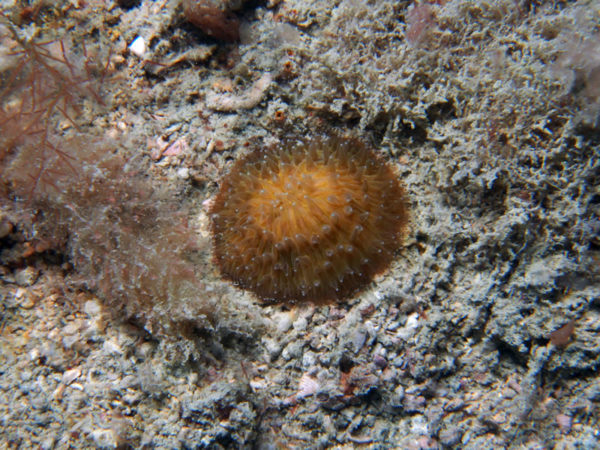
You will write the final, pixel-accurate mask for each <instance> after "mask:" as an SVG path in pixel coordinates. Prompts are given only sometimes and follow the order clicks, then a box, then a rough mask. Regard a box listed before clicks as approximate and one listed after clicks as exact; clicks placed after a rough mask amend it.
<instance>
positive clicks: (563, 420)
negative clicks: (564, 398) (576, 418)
mask: <svg viewBox="0 0 600 450" xmlns="http://www.w3.org/2000/svg"><path fill="white" fill-rule="evenodd" d="M556 423H557V424H558V427H559V428H560V431H561V432H562V433H563V434H569V433H570V432H571V426H572V425H573V419H571V417H569V416H567V415H566V414H557V415H556Z"/></svg>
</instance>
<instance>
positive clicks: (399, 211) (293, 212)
mask: <svg viewBox="0 0 600 450" xmlns="http://www.w3.org/2000/svg"><path fill="white" fill-rule="evenodd" d="M211 214H212V231H213V236H214V248H215V259H216V263H217V265H218V266H219V268H220V269H221V272H222V274H223V275H224V277H225V278H228V279H230V280H232V281H233V282H234V283H236V284H237V285H239V286H240V287H242V288H245V289H249V290H251V291H253V292H255V293H256V294H257V295H258V296H259V297H261V298H262V299H264V300H272V301H283V300H286V301H294V300H303V299H307V300H312V301H324V300H334V299H342V298H344V297H347V296H349V295H351V294H353V293H355V292H356V291H357V290H358V289H360V288H361V287H363V286H364V285H365V284H367V283H368V282H369V281H370V280H371V279H372V278H373V276H374V275H375V274H377V273H379V272H381V271H382V270H384V269H385V268H386V267H387V266H388V265H389V263H390V262H391V260H392V258H393V255H394V251H395V250H396V249H397V248H398V247H399V245H400V241H401V237H402V233H403V232H404V229H405V227H406V224H407V221H408V210H407V202H406V199H405V194H404V190H403V189H402V187H401V186H400V183H399V181H398V178H397V177H396V176H395V175H394V173H393V171H392V170H391V168H390V167H389V165H387V164H386V163H385V162H384V161H383V160H382V159H381V158H379V157H377V156H376V155H375V154H374V153H373V151H371V150H370V149H369V148H368V147H367V146H366V145H365V144H364V143H363V142H362V141H360V140H358V139H347V138H339V137H334V138H327V139H322V138H318V139H314V140H312V141H304V140H302V141H299V142H293V143H292V142H289V141H286V142H283V143H282V144H281V145H278V146H275V147H273V148H268V149H258V150H256V151H254V152H252V153H250V154H249V155H248V156H246V157H245V158H243V159H242V160H240V161H239V162H238V163H237V164H236V165H235V166H234V167H233V169H232V170H231V172H230V173H229V174H228V176H226V177H225V179H224V180H223V182H222V184H221V189H220V191H219V193H218V195H217V197H216V200H215V202H214V204H213V207H212V210H211Z"/></svg>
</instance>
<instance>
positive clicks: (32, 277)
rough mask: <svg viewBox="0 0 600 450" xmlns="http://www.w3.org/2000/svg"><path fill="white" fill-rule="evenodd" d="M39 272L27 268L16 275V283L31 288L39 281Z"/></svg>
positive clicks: (32, 268)
mask: <svg viewBox="0 0 600 450" xmlns="http://www.w3.org/2000/svg"><path fill="white" fill-rule="evenodd" d="M38 276H39V271H38V270H37V269H35V268H34V267H31V266H29V267H26V268H24V269H22V270H19V271H18V272H17V273H16V274H15V282H16V283H17V284H18V285H19V286H31V285H32V284H33V283H35V281H36V280H37V278H38Z"/></svg>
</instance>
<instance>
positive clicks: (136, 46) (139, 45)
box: [129, 36, 146, 58]
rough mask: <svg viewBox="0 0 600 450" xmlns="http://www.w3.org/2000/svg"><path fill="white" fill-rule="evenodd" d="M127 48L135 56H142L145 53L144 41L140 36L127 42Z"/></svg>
mask: <svg viewBox="0 0 600 450" xmlns="http://www.w3.org/2000/svg"><path fill="white" fill-rule="evenodd" d="M129 50H130V51H131V53H133V54H134V55H135V56H138V57H140V58H141V57H143V56H144V53H146V41H144V38H143V37H141V36H138V37H136V38H135V39H134V40H133V42H132V43H131V44H129Z"/></svg>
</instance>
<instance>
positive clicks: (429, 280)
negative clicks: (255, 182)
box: [0, 0, 600, 449]
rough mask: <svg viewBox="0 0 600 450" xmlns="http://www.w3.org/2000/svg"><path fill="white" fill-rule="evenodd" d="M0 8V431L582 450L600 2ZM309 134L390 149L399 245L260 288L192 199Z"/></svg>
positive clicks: (594, 262)
mask: <svg viewBox="0 0 600 450" xmlns="http://www.w3.org/2000/svg"><path fill="white" fill-rule="evenodd" d="M0 8H1V9H2V15H1V16H0V18H1V19H2V20H1V21H0V39H1V41H0V81H1V86H0V88H1V91H0V93H1V94H0V95H1V97H0V102H1V104H0V107H1V112H2V115H1V116H0V131H1V134H2V135H0V144H1V145H2V146H3V147H2V149H0V170H1V171H2V187H1V189H0V207H1V209H0V252H1V253H0V264H1V266H0V298H1V306H2V309H1V311H0V448H117V447H118V448H259V449H275V448H302V449H306V448H323V449H324V448H340V449H341V448H376V449H380V448H381V449H382V448H401V449H438V448H439V449H442V448H447V449H450V448H461V449H492V448H515V449H517V448H518V449H551V448H556V449H575V448H577V449H592V448H598V447H599V445H600V444H599V442H600V425H599V420H600V382H599V376H598V369H599V367H600V338H599V334H598V333H599V331H600V264H599V263H600V236H599V232H600V217H599V216H600V182H599V180H600V162H599V157H600V151H599V146H600V3H599V2H598V1H549V2H540V1H533V0H497V1H479V2H474V1H467V0H450V1H443V0H438V1H424V0H423V1H420V2H416V1H415V2H413V1H391V0H389V1H388V0H373V1H366V0H365V1H359V0H331V1H323V0H281V1H278V0H260V1H243V0H239V1H233V0H229V1H225V2H217V1H216V0H215V1H214V2H210V1H187V0H186V1H183V4H181V2H179V1H175V0H156V1H150V0H131V1H113V0H106V1H100V0H95V1H94V0H86V1H75V0H61V1H54V2H48V1H32V2H26V1H16V0H15V1H12V0H3V1H1V2H0ZM198 8H200V10H198ZM202 8H204V9H202ZM198 11H200V12H198ZM194 14H195V15H194ZM134 42H135V44H134V45H133V43H134ZM45 43H47V44H45ZM33 44H35V45H36V46H33ZM59 44H60V45H59ZM44 48H47V49H50V53H44V52H43V50H42V49H44ZM35 52H37V53H35ZM35 55H37V57H38V58H37V59H36V58H34V57H33V56H35ZM27 58H29V59H27ZM94 59H95V60H96V61H95V63H98V61H106V64H96V65H95V66H94V67H91V65H90V67H88V63H89V62H90V61H92V60H94ZM44 64H46V65H44ZM15 70H16V71H17V72H18V73H17V72H15ZM19 71H20V72H19ZM15 73H17V75H15ZM32 80H33V81H32ZM65 87H66V88H65ZM32 89H33V90H32ZM40 89H41V92H46V93H47V95H45V96H44V95H40V94H39V92H40ZM44 89H46V91H44ZM34 91H35V92H34ZM33 99H35V101H34V100H33ZM55 99H58V100H59V101H56V102H55V101H53V100H55ZM28 101H29V102H30V104H32V105H33V107H31V108H30V109H27V108H28V106H27V105H28V103H27V102H28ZM63 103H64V105H63ZM60 105H63V106H62V107H61V106H60ZM14 111H18V112H19V113H18V114H16V113H15V112H14ZM69 111H70V112H69ZM15 118H17V119H18V120H15ZM32 119H34V120H32ZM38 119H39V120H38ZM28 120H29V122H27V121H28ZM25 122H27V123H28V124H29V125H28V126H27V127H24V126H23V123H25ZM32 130H36V131H35V132H33V131H32ZM40 130H41V131H40ZM42 134H43V136H44V138H43V139H40V135H42ZM324 134H325V135H327V134H336V135H349V136H354V137H358V138H360V139H362V140H364V141H366V142H368V143H369V144H370V145H372V146H373V148H375V149H376V151H377V152H378V153H379V154H380V155H381V156H382V157H383V158H385V159H386V160H388V161H389V163H390V164H391V165H392V166H393V168H394V170H395V171H396V173H397V174H398V176H399V177H400V179H401V180H402V183H403V184H404V186H405V189H406V192H407V195H408V199H409V203H410V216H411V221H410V227H409V231H408V234H407V236H406V240H405V243H404V244H403V247H402V249H401V250H400V251H399V252H398V254H397V258H396V259H395V261H394V263H393V264H392V267H391V269H390V270H388V271H387V272H385V273H384V274H382V275H380V276H378V277H377V278H376V279H375V280H374V282H373V283H372V284H370V285H369V286H368V287H367V289H365V290H364V291H362V292H361V293H360V294H359V295H357V296H356V297H354V298H352V299H350V300H346V301H343V302H338V303H334V304H330V305H313V304H311V303H303V304H296V305H285V304H284V305H264V304H263V303H262V302H261V301H259V300H258V299H257V298H255V297H254V296H253V295H252V294H250V293H248V292H244V291H241V290H239V289H237V288H236V287H234V286H232V285H231V284H229V283H228V282H226V281H222V280H221V279H220V277H219V274H218V271H217V269H216V268H215V267H214V265H213V264H212V260H211V251H212V250H211V245H210V218H209V216H208V211H209V208H210V205H211V199H212V198H214V195H215V193H216V192H217V190H218V186H219V180H220V178H221V177H222V176H223V175H224V174H225V173H227V170H228V169H229V168H230V167H231V166H232V164H233V163H234V161H236V160H238V159H239V158H240V157H241V156H242V155H244V154H246V153H247V152H248V151H249V150H251V149H252V148H256V147H257V146H268V145H274V144H276V143H278V142H279V141H281V140H282V139H284V138H285V139H294V138H295V137H298V136H317V135H324ZM57 148H58V149H57ZM107 161H108V162H107ZM38 164H39V168H40V171H38V172H35V173H36V174H37V175H35V176H32V175H31V173H29V172H27V170H30V169H32V168H34V169H35V168H36V167H38V166H37V165H38ZM61 164H63V165H65V166H69V167H70V168H71V169H73V170H72V173H71V172H69V173H70V174H69V175H65V173H66V172H65V171H64V170H63V171H61ZM62 168H63V169H64V167H62ZM42 169H43V171H42ZM42 172H43V173H42ZM190 241H193V245H189V244H190Z"/></svg>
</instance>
